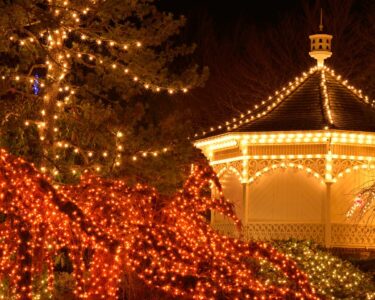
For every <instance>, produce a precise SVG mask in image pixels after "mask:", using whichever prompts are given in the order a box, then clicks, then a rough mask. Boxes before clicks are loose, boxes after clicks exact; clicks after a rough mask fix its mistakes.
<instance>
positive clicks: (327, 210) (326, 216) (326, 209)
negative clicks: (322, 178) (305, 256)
mask: <svg viewBox="0 0 375 300" xmlns="http://www.w3.org/2000/svg"><path fill="white" fill-rule="evenodd" d="M331 186H332V182H326V196H325V199H324V203H323V222H324V245H325V246H326V247H327V248H330V247H331V244H332V235H331Z"/></svg>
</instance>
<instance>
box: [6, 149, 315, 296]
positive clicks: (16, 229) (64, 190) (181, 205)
mask: <svg viewBox="0 0 375 300" xmlns="http://www.w3.org/2000/svg"><path fill="white" fill-rule="evenodd" d="M0 171H1V172H0V212H1V213H2V214H4V215H5V216H6V217H5V221H4V222H2V223H0V232H1V236H2V239H3V242H2V243H1V244H0V277H1V279H9V282H10V287H11V291H12V295H13V296H14V297H15V299H22V300H24V299H25V300H27V299H32V297H33V293H34V292H33V289H32V284H33V282H34V280H35V279H36V278H37V276H38V275H40V274H41V273H42V272H43V270H45V267H47V273H48V288H49V290H52V288H53V283H54V278H53V267H54V259H53V258H54V257H55V256H56V255H58V254H59V253H60V251H61V249H68V255H69V258H70V260H71V262H72V265H73V276H74V279H75V282H76V287H75V294H76V296H77V299H108V300H115V299H117V298H116V297H117V292H118V289H119V285H120V282H121V279H122V275H123V272H131V273H134V274H136V275H137V276H138V278H139V279H141V280H142V281H144V282H145V283H146V284H147V285H149V286H150V287H152V288H154V289H158V290H160V291H164V292H165V293H167V294H169V295H171V296H175V297H184V298H188V299H217V297H218V296H220V297H224V298H228V299H237V298H238V299H239V298H242V299H243V298H244V299H263V298H264V299H265V298H268V299H286V298H292V299H318V297H317V296H316V295H315V293H314V289H312V288H311V287H310V285H309V283H308V281H307V276H306V275H305V274H304V273H302V272H301V271H299V270H298V268H297V267H296V264H295V263H294V262H293V261H291V260H290V259H289V258H288V257H287V256H285V255H284V254H281V253H279V252H277V251H276V250H275V249H274V248H273V247H271V246H269V245H267V244H265V243H245V242H242V241H240V240H237V239H231V238H228V237H225V236H221V235H220V234H218V233H216V232H215V231H214V230H213V229H212V228H211V227H210V225H209V223H208V222H207V221H206V220H205V218H204V217H203V216H202V213H204V212H206V211H207V210H210V209H212V210H216V211H218V212H220V213H221V214H224V215H226V216H227V217H229V218H230V219H232V220H233V222H234V223H235V224H236V225H237V227H239V228H240V227H241V224H240V221H239V219H238V218H237V217H236V216H235V214H234V211H233V205H232V204H231V203H229V202H228V201H227V200H225V199H224V198H223V197H221V198H219V199H211V198H210V197H206V196H204V192H203V191H204V190H205V188H206V187H208V185H210V184H215V185H216V186H217V188H218V190H219V192H220V194H222V192H221V187H220V185H219V183H218V180H217V177H215V175H214V173H213V171H212V169H211V168H209V167H204V168H199V167H195V168H194V170H193V173H192V175H191V176H190V177H189V179H188V180H187V181H186V183H185V185H184V187H183V190H182V191H181V192H179V193H177V194H176V195H175V196H174V197H173V198H170V199H163V198H162V197H161V196H159V195H158V194H157V192H156V191H155V190H154V189H152V188H149V187H147V186H142V185H137V186H135V187H134V188H130V187H127V186H126V185H125V183H124V182H122V181H109V180H104V179H101V178H98V177H93V176H90V175H88V174H87V175H85V177H83V178H82V181H81V183H80V184H79V185H77V186H61V187H59V188H58V189H55V188H53V187H52V185H51V184H50V183H49V182H48V181H49V180H48V178H47V177H45V176H44V175H42V174H40V173H39V172H38V171H37V170H36V169H35V168H33V167H32V166H31V165H29V164H28V163H26V162H25V161H24V160H22V159H20V158H16V157H14V156H12V155H9V154H7V153H6V152H5V151H4V150H1V151H0ZM87 249H90V252H91V253H92V258H91V260H90V262H89V264H87V263H85V262H84V259H83V257H84V253H85V250H87ZM253 260H255V262H260V261H264V260H266V261H268V262H269V263H270V264H272V265H273V266H274V268H275V270H278V271H277V272H280V276H285V280H284V283H283V284H281V285H280V286H275V285H273V284H271V283H268V282H267V281H266V282H262V280H260V279H257V275H256V272H254V270H253V267H254V262H251V263H247V262H250V261H253ZM282 274H284V275H282Z"/></svg>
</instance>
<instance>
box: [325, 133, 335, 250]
mask: <svg viewBox="0 0 375 300" xmlns="http://www.w3.org/2000/svg"><path fill="white" fill-rule="evenodd" d="M332 168H333V156H332V150H331V138H329V139H328V141H327V154H326V167H325V183H326V196H325V199H324V203H323V211H322V214H323V222H324V245H325V246H326V247H327V248H330V247H331V240H332V238H331V185H332V183H333V176H332Z"/></svg>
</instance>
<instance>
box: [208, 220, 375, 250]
mask: <svg viewBox="0 0 375 300" xmlns="http://www.w3.org/2000/svg"><path fill="white" fill-rule="evenodd" d="M212 226H213V227H214V228H215V229H216V230H218V231H219V232H221V233H222V234H225V235H227V236H231V237H239V235H238V232H237V230H236V228H235V226H234V225H233V224H230V223H218V224H213V225H212ZM242 235H243V238H244V239H245V240H254V241H270V240H287V239H290V238H295V239H298V240H312V241H314V242H316V243H318V244H321V245H323V244H324V225H323V224H317V223H315V224H311V223H310V224H309V223H260V222H254V223H249V224H246V225H244V226H243V231H242ZM331 246H332V247H339V248H370V249H375V226H365V225H355V224H332V225H331Z"/></svg>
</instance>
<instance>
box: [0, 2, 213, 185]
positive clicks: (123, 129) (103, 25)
mask: <svg viewBox="0 0 375 300" xmlns="http://www.w3.org/2000/svg"><path fill="white" fill-rule="evenodd" d="M184 24H185V19H184V18H183V17H181V18H175V17H174V16H173V15H172V14H169V13H164V12H160V11H158V10H157V9H156V7H155V6H154V4H153V1H149V0H135V1H118V0H107V1H102V0H99V1H91V0H79V1H65V0H53V1H47V0H26V1H2V2H1V3H0V45H1V47H0V53H1V55H0V76H2V78H3V80H2V81H1V85H2V86H1V94H0V105H1V111H0V118H1V120H2V123H1V125H0V145H1V146H3V147H6V148H7V149H9V150H10V151H11V152H12V153H14V154H16V155H23V156H24V157H25V158H27V160H28V161H31V162H33V163H35V165H36V166H37V167H39V168H40V169H41V170H45V171H46V172H47V173H49V174H50V175H51V176H54V177H55V180H57V181H63V182H71V181H77V180H78V178H79V174H81V173H82V172H83V171H84V170H90V171H97V172H99V174H100V175H101V176H112V177H113V176H114V177H130V179H131V180H133V181H138V180H143V181H144V180H145V178H144V177H143V175H144V176H145V177H146V178H147V179H150V178H153V176H151V175H150V174H147V170H151V173H152V172H154V173H155V170H158V171H159V172H160V177H163V178H164V180H163V183H162V185H164V186H168V185H173V186H174V184H175V182H174V181H173V180H172V184H169V182H168V180H169V178H170V176H171V173H169V172H167V171H166V172H164V173H163V169H160V168H159V167H160V164H158V163H157V164H156V165H155V166H153V161H152V160H151V159H150V158H151V157H154V155H156V154H158V155H159V154H163V153H164V152H163V151H162V149H163V148H165V147H168V149H169V148H170V149H172V148H173V147H174V146H175V145H177V149H178V151H176V150H175V151H174V152H173V153H170V154H169V158H166V160H168V163H169V165H170V167H171V166H172V164H173V163H177V160H176V159H173V158H172V157H173V156H176V155H178V156H179V158H180V161H179V163H181V164H182V165H181V164H177V165H173V166H174V168H172V169H173V172H174V174H179V175H180V174H181V172H179V170H181V169H184V166H185V165H187V163H188V161H187V158H188V159H191V156H192V155H193V154H192V147H190V146H188V147H181V146H180V147H179V145H180V144H181V141H183V142H182V143H184V140H185V139H186V137H187V136H188V135H189V124H188V123H187V122H185V119H184V118H185V117H184V113H183V112H177V113H176V112H175V109H174V108H175V104H174V102H173V101H174V100H173V99H172V98H170V97H169V96H168V95H169V94H172V93H178V92H186V91H187V90H189V89H191V88H193V87H195V86H198V85H201V84H202V83H203V81H204V80H205V77H206V75H207V70H205V69H202V68H200V67H198V66H197V65H196V64H194V63H193V61H192V60H191V58H190V54H191V53H192V52H193V51H194V48H195V46H194V45H185V44H182V43H180V42H179V41H178V38H177V37H178V34H179V31H180V29H181V27H182V26H184ZM34 75H38V76H39V85H40V92H39V94H37V95H35V94H34V93H33V89H32V85H33V83H34V82H35V77H34ZM155 93H156V94H155ZM158 93H159V95H157V94H158ZM160 102H162V104H160ZM162 106H163V107H164V110H162V111H158V110H159V108H160V107H162ZM168 108H169V109H168ZM155 111H158V113H155ZM166 122H167V123H168V122H171V123H170V126H169V127H168V128H166V127H165V126H164V125H163V124H165V123H166ZM180 124H183V125H184V126H181V125H180ZM185 146H186V144H185ZM179 151H182V153H180V152H179ZM144 153H145V154H147V156H148V159H146V160H147V162H145V163H144V164H142V165H141V166H138V163H139V160H141V158H143V154H144ZM134 156H137V158H138V160H137V161H134V160H133V157H134ZM146 164H147V166H148V168H147V169H144V168H143V167H144V165H146ZM141 169H142V170H143V172H142V174H141V172H140V170H141ZM134 170H137V172H134ZM134 173H136V175H133V174H134ZM179 175H176V176H179ZM136 176H137V177H136ZM177 181H178V182H179V183H181V178H179V179H178V180H177ZM152 183H155V184H157V183H158V182H157V181H155V182H152Z"/></svg>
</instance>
